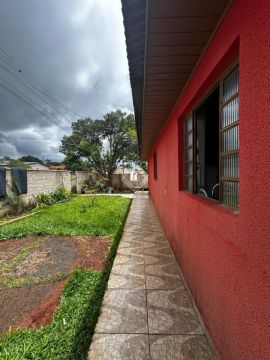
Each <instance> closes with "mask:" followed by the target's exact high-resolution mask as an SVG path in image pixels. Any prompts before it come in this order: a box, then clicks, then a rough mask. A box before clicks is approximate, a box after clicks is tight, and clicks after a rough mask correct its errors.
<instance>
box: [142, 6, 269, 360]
mask: <svg viewBox="0 0 270 360" xmlns="http://www.w3.org/2000/svg"><path fill="white" fill-rule="evenodd" d="M237 53H238V54H239V64H240V65H239V66H240V68H239V69H240V205H239V214H233V212H232V211H231V210H230V209H225V208H224V207H222V206H221V205H219V204H216V203H213V202H211V201H209V200H205V199H202V198H199V197H198V196H196V195H192V194H188V193H186V192H184V191H179V183H180V188H181V183H182V162H181V159H182V158H183V154H182V146H181V145H182V144H181V141H182V133H181V119H182V118H183V117H184V116H185V115H186V114H187V113H188V112H189V111H190V110H191V109H192V107H193V106H194V105H195V104H196V103H198V101H199V99H200V98H201V96H202V95H203V94H205V93H206V92H207V91H208V89H210V88H211V86H212V85H213V83H214V82H215V79H217V77H218V75H219V74H220V73H221V72H222V70H224V69H225V68H226V65H227V64H228V63H229V62H230V60H231V59H232V58H233V56H235V55H236V54H237ZM179 119H180V126H179V128H180V136H178V131H179V129H178V122H179ZM153 151H156V153H157V158H158V180H154V179H153V156H152V155H151V156H150V158H149V183H150V192H151V196H152V199H153V202H154V204H155V206H156V209H157V211H158V213H159V216H160V219H161V221H162V224H163V226H164V229H165V231H166V233H167V236H168V238H169V241H170V242H171V245H172V248H173V250H174V253H175V256H176V258H177V260H178V262H179V264H180V267H181V269H182V271H183V273H184V276H185V278H186V281H187V282H188V284H189V287H190V289H191V291H192V293H193V296H194V298H195V301H196V303H197V305H198V308H199V310H200V311H201V314H202V316H203V318H204V320H205V323H206V325H207V327H208V329H209V331H210V333H211V335H212V338H213V340H214V342H215V344H216V346H217V349H218V351H219V352H220V354H221V358H222V359H226V360H242V359H243V360H251V359H252V360H257V359H258V360H264V359H265V360H269V359H270V216H269V215H270V1H269V0H235V1H234V2H233V5H232V7H231V8H230V10H229V12H228V13H227V15H226V17H225V19H224V21H223V22H222V24H221V26H220V28H219V30H218V32H217V33H216V35H215V37H214V38H213V40H212V41H211V43H210V45H209V47H208V49H207V51H206V53H205V55H204V56H203V58H202V59H201V61H200V64H199V66H198V67H197V69H196V71H195V73H194V74H193V77H192V78H191V79H190V81H189V83H188V86H187V87H186V89H185V91H184V93H183V94H182V96H181V98H180V100H179V101H178V103H177V105H176V107H175V108H174V111H173V112H172V114H171V116H170V118H169V119H168V121H167V124H166V126H165V127H164V129H163V131H162V132H161V134H160V136H159V138H158V140H157V142H156V144H155V147H154V149H153ZM178 152H179V153H178ZM178 164H179V165H178Z"/></svg>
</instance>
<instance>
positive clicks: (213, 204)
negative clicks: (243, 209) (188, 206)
mask: <svg viewBox="0 0 270 360" xmlns="http://www.w3.org/2000/svg"><path fill="white" fill-rule="evenodd" d="M180 194H183V196H187V197H189V198H192V199H193V200H194V201H197V202H199V203H201V204H203V205H205V206H207V207H209V208H211V209H216V210H217V211H221V212H223V213H224V214H230V215H233V216H237V215H239V209H233V208H231V207H228V206H226V205H223V204H221V203H220V202H219V201H218V200H215V199H211V198H206V197H204V196H201V195H198V194H192V193H190V192H188V191H186V190H180Z"/></svg>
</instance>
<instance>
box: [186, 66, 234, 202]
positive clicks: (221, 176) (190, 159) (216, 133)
mask: <svg viewBox="0 0 270 360" xmlns="http://www.w3.org/2000/svg"><path fill="white" fill-rule="evenodd" d="M238 96H239V66H238V65H237V66H236V67H234V68H233V70H231V71H230V72H229V73H228V72H227V74H226V75H225V76H224V77H223V78H222V79H221V80H220V82H219V85H218V86H217V87H216V88H214V89H213V90H212V91H211V93H210V94H209V95H208V96H207V97H206V99H205V100H204V101H203V102H202V103H201V104H200V105H199V106H198V107H196V109H194V111H193V113H192V114H190V115H189V116H188V117H187V118H186V119H185V121H184V189H185V190H186V191H189V192H194V193H196V194H199V195H202V196H204V197H207V198H211V199H214V200H217V201H219V202H221V203H222V204H225V205H227V206H230V207H232V208H238V196H239V154H238V151H239V97H238Z"/></svg>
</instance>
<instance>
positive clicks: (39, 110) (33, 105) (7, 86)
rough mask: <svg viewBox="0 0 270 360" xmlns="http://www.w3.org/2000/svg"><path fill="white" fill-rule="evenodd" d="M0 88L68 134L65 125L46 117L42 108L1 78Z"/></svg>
mask: <svg viewBox="0 0 270 360" xmlns="http://www.w3.org/2000/svg"><path fill="white" fill-rule="evenodd" d="M0 87H2V88H3V89H5V90H6V91H8V92H9V93H11V94H12V95H14V96H16V97H17V98H18V99H20V100H22V101H24V102H25V103H27V104H28V105H29V106H30V107H31V108H32V109H33V110H35V111H36V112H37V113H39V114H41V115H43V116H45V117H46V118H47V119H48V120H49V121H51V122H52V123H54V124H55V125H57V126H59V127H60V128H62V129H63V130H64V131H66V132H70V131H67V129H65V127H64V126H65V125H63V124H61V123H60V122H59V121H58V120H56V119H53V118H51V117H49V116H50V115H49V116H48V114H47V113H46V112H45V111H44V110H43V109H42V108H40V107H39V106H38V105H37V104H36V103H34V102H33V100H32V99H31V98H30V97H28V96H27V95H25V94H23V93H22V92H21V91H20V90H19V89H17V88H16V87H15V86H13V85H11V84H10V83H8V82H7V81H5V80H4V79H1V78H0ZM10 88H11V89H10Z"/></svg>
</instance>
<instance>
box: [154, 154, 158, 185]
mask: <svg viewBox="0 0 270 360" xmlns="http://www.w3.org/2000/svg"><path fill="white" fill-rule="evenodd" d="M157 167H158V164H157V153H154V179H155V180H157V178H158V169H157Z"/></svg>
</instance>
